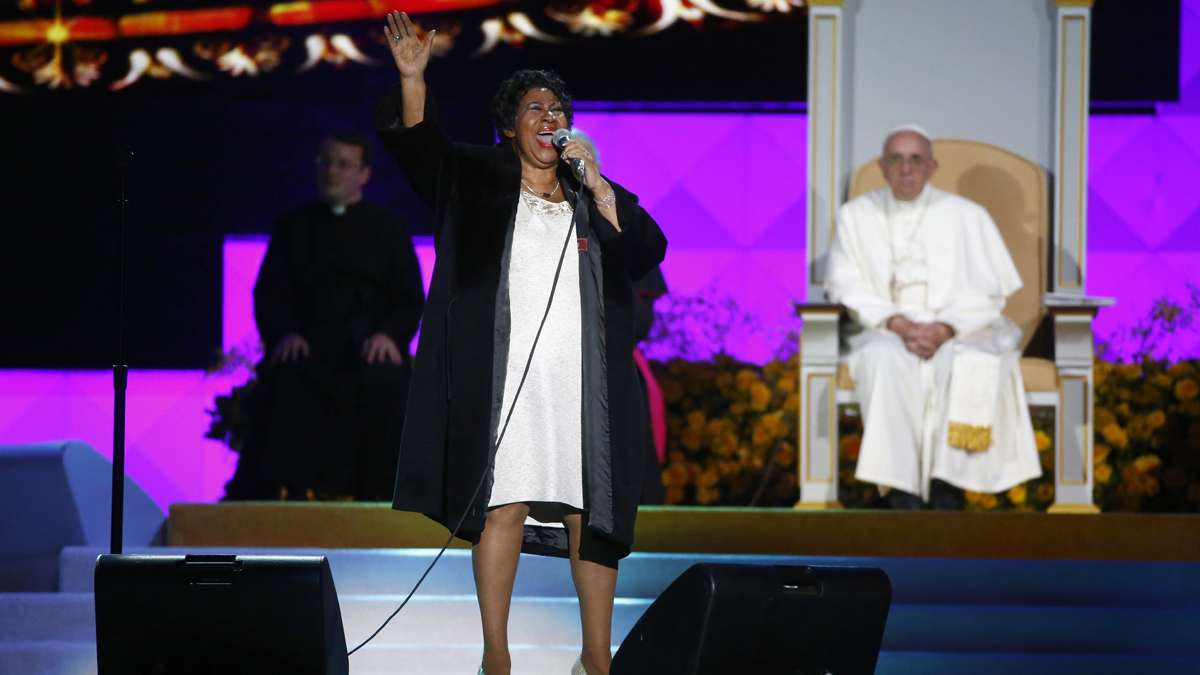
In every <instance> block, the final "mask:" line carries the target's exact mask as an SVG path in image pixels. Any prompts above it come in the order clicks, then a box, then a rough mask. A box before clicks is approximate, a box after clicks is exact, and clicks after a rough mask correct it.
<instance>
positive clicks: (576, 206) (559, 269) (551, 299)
mask: <svg viewBox="0 0 1200 675" xmlns="http://www.w3.org/2000/svg"><path fill="white" fill-rule="evenodd" d="M583 189H584V188H583V186H582V185H581V186H580V188H579V192H578V193H576V197H575V204H574V208H573V209H572V210H571V225H570V227H568V228H567V238H566V240H564V241H563V245H562V251H560V252H559V254H558V267H556V268H555V270H554V281H553V282H551V284H550V297H549V298H548V299H547V300H546V310H545V311H544V312H543V313H542V321H541V323H539V324H538V329H537V333H536V334H535V335H534V336H533V344H532V345H531V346H530V347H529V356H527V357H526V358H525V369H524V371H522V373H521V381H520V382H519V383H518V384H517V391H516V392H515V393H513V400H512V403H510V404H509V406H508V414H507V415H506V416H505V418H504V425H503V426H502V427H501V428H500V433H499V434H498V435H497V437H496V444H495V446H493V447H492V451H491V454H490V456H489V457H488V463H487V466H486V467H484V469H483V474H482V475H480V476H479V482H478V483H476V484H475V491H474V492H472V493H471V498H470V499H469V500H467V508H465V509H464V510H463V514H462V516H460V517H459V519H458V523H457V524H455V525H454V529H453V530H451V531H450V536H449V537H447V538H446V543H445V544H442V548H441V550H439V551H438V552H437V555H435V556H434V557H433V560H432V561H431V562H430V563H429V566H428V567H426V568H425V571H424V572H422V573H421V576H420V578H419V579H417V583H416V584H414V585H413V587H412V590H410V591H409V592H408V595H406V596H405V597H404V600H403V602H401V603H400V606H399V607H397V608H396V610H395V611H394V612H392V613H391V614H390V615H389V616H388V618H386V619H384V621H383V623H382V624H380V625H379V628H376V629H375V632H374V633H371V635H370V637H368V638H367V639H366V640H363V641H362V642H361V643H359V645H358V646H357V647H355V648H354V649H351V650H350V651H348V652H346V656H347V657H350V656H353V655H354V652H357V651H358V650H360V649H362V648H363V647H365V646H366V644H367V643H368V642H370V641H371V640H373V639H375V636H376V635H379V633H380V632H381V631H382V630H383V629H384V628H385V627H386V626H387V625H388V624H389V623H391V621H392V619H394V618H396V615H397V614H399V613H400V610H402V609H404V607H405V605H407V604H408V601H409V600H411V599H412V597H413V594H414V593H416V592H417V589H418V588H420V587H421V584H422V583H423V582H424V581H425V577H427V576H429V573H430V572H432V571H433V567H434V565H436V564H437V563H438V561H439V560H441V558H442V554H444V553H445V552H446V549H447V548H449V547H450V543H451V542H452V541H454V537H455V536H457V535H458V530H459V528H461V527H462V524H463V523H464V522H465V521H466V519H467V514H468V513H470V510H471V506H473V505H474V504H475V499H476V498H477V497H478V496H479V491H480V490H481V489H483V482H484V480H486V479H487V476H488V473H489V472H490V471H491V468H492V463H493V462H495V461H496V453H497V452H498V451H499V450H500V442H501V441H503V440H504V432H505V431H507V430H508V422H509V420H511V419H512V414H513V410H514V409H515V408H516V407H517V399H518V398H519V397H520V396H521V389H523V388H524V387H525V378H526V377H527V376H528V375H529V367H530V366H531V365H532V364H533V354H534V352H535V351H536V350H537V344H538V340H539V339H541V337H542V329H543V328H545V327H546V319H547V318H549V316H550V307H551V305H552V304H553V303H554V292H555V290H556V289H557V288H558V278H559V276H560V275H561V274H562V266H563V261H564V260H565V259H566V257H567V247H568V246H569V245H570V243H571V238H572V235H574V234H575V217H576V215H577V214H578V213H579V208H580V206H581V205H582V204H583V199H584V197H583ZM518 198H519V197H518Z"/></svg>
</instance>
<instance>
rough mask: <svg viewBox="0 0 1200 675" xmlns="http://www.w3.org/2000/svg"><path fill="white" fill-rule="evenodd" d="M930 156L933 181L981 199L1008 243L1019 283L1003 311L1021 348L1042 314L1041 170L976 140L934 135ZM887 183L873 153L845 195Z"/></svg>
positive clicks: (1046, 212)
mask: <svg viewBox="0 0 1200 675" xmlns="http://www.w3.org/2000/svg"><path fill="white" fill-rule="evenodd" d="M933 156H934V157H935V158H937V162H938V169H937V171H936V172H935V173H934V174H933V179H932V180H931V181H930V182H931V183H933V186H934V187H936V188H939V189H942V190H945V191H947V192H953V193H955V194H957V195H960V196H962V197H966V198H967V199H970V200H971V201H973V202H976V203H978V204H980V205H982V206H983V207H984V208H985V209H987V211H988V213H989V214H991V216H992V219H993V220H995V221H996V226H997V227H998V228H999V229H1000V236H1002V237H1003V238H1004V243H1005V244H1006V245H1007V246H1008V251H1009V254H1010V255H1012V258H1013V262H1014V263H1015V264H1016V266H1017V272H1018V273H1019V274H1020V275H1021V281H1022V282H1023V284H1024V285H1023V286H1022V287H1021V290H1019V291H1017V292H1016V293H1014V294H1013V295H1012V297H1010V298H1009V299H1008V304H1007V305H1006V306H1005V308H1004V315H1005V316H1006V317H1008V318H1009V319H1010V320H1012V321H1013V323H1015V324H1017V325H1018V326H1020V328H1021V332H1022V342H1021V349H1022V351H1023V350H1024V349H1025V346H1026V345H1027V344H1028V343H1029V340H1030V338H1032V337H1033V333H1034V331H1035V330H1036V329H1037V327H1038V324H1040V323H1041V321H1042V315H1043V308H1042V295H1043V294H1044V293H1045V291H1046V265H1047V260H1048V256H1047V254H1046V250H1047V249H1046V247H1047V239H1048V236H1049V233H1050V209H1049V194H1048V189H1047V187H1048V186H1047V182H1046V172H1045V171H1044V170H1042V168H1041V167H1040V166H1038V165H1037V164H1034V163H1033V162H1031V161H1029V160H1027V159H1025V158H1024V157H1021V156H1020V155H1016V154H1013V153H1011V152H1009V151H1007V150H1004V149H1002V148H998V147H996V146H994V145H989V144H987V143H979V142H976V141H962V140H937V141H934V142H933ZM886 185H887V183H886V182H885V181H884V179H883V172H882V171H881V170H880V168H879V158H878V157H876V158H875V159H872V160H871V161H869V162H867V163H866V164H863V165H862V166H860V167H858V169H857V170H855V172H854V175H853V176H851V179H850V191H849V198H850V199H854V198H855V197H857V196H859V195H861V194H863V193H865V192H870V191H871V190H877V189H879V188H882V187H885V186H886Z"/></svg>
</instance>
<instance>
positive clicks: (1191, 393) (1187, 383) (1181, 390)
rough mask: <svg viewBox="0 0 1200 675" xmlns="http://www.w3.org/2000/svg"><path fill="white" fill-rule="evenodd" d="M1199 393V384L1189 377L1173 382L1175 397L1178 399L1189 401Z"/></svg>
mask: <svg viewBox="0 0 1200 675" xmlns="http://www.w3.org/2000/svg"><path fill="white" fill-rule="evenodd" d="M1197 394H1200V384H1196V381H1195V380H1193V379H1192V378H1190V377H1187V378H1184V379H1182V380H1180V381H1178V382H1176V383H1175V398H1177V399H1179V400H1180V401H1190V400H1192V399H1194V398H1196V395H1197Z"/></svg>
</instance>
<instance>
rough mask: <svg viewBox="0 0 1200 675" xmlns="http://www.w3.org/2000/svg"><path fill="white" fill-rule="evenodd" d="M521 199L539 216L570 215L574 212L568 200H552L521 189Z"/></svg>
mask: <svg viewBox="0 0 1200 675" xmlns="http://www.w3.org/2000/svg"><path fill="white" fill-rule="evenodd" d="M520 194H521V201H522V202H524V203H525V206H526V208H528V209H529V210H530V211H531V212H533V213H534V214H536V215H539V216H564V215H566V216H569V215H571V213H572V209H571V203H570V202H569V201H567V200H565V199H564V200H563V201H561V202H552V201H550V200H548V199H542V198H541V197H539V196H537V195H535V194H531V193H529V192H527V191H525V190H521V191H520Z"/></svg>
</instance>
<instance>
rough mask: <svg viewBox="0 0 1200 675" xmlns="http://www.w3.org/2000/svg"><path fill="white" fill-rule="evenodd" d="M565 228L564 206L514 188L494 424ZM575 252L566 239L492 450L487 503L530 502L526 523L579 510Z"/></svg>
mask: <svg viewBox="0 0 1200 675" xmlns="http://www.w3.org/2000/svg"><path fill="white" fill-rule="evenodd" d="M569 227H571V206H570V204H568V203H567V202H562V203H557V204H555V203H552V202H548V201H546V200H543V199H539V198H538V197H535V196H533V195H530V194H528V193H526V192H524V191H522V192H521V198H520V199H519V200H517V216H516V223H515V224H514V227H513V237H512V250H511V251H510V255H509V265H508V289H509V311H510V319H511V320H510V325H511V331H510V333H509V343H508V366H507V368H506V370H505V377H504V397H503V407H502V408H501V412H500V423H499V428H501V429H503V428H504V421H505V418H506V417H507V416H508V411H509V408H510V407H511V406H512V402H513V396H514V395H515V393H516V389H517V385H518V384H519V383H520V382H521V374H522V372H523V371H524V369H525V362H526V360H527V359H528V358H529V349H530V347H531V346H532V345H533V338H534V336H535V335H536V334H537V329H538V325H539V324H540V323H541V320H542V315H543V313H544V312H545V310H546V302H547V300H548V299H549V297H550V287H551V285H552V284H553V281H554V271H555V269H556V267H557V266H558V258H559V254H560V253H561V251H562V246H563V241H564V240H565V239H566V237H567V229H568V228H569ZM572 239H574V236H572ZM578 256H579V254H578V252H577V249H576V246H575V243H574V242H573V241H572V242H571V243H570V244H568V248H567V253H566V257H565V258H564V260H563V266H562V272H561V274H560V276H559V279H558V286H557V288H556V290H555V291H554V300H553V303H552V304H551V308H550V315H549V316H548V317H547V319H546V326H545V328H544V329H543V330H542V336H541V338H539V340H538V345H537V351H536V353H535V354H534V356H533V362H532V364H530V367H529V375H528V376H527V377H526V379H525V385H524V387H523V388H522V389H521V395H520V397H519V398H518V399H517V405H516V408H515V409H514V410H513V413H512V418H511V420H510V421H509V423H508V429H507V431H505V432H504V437H503V439H502V440H501V441H500V448H499V450H497V452H496V461H495V467H494V474H493V477H494V481H493V485H492V494H491V498H490V500H489V501H488V505H489V506H499V505H503V504H512V503H514V502H536V503H538V504H535V505H534V508H533V509H532V510H531V515H530V521H527V522H530V523H531V524H556V523H558V522H560V521H561V517H562V514H563V513H564V512H570V511H569V510H582V509H583V429H582V411H583V401H582V397H583V353H582V349H583V347H582V345H583V337H582V330H583V329H582V318H581V313H580V298H579V260H578ZM564 505H565V506H566V507H569V509H564V508H563V506H564Z"/></svg>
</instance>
